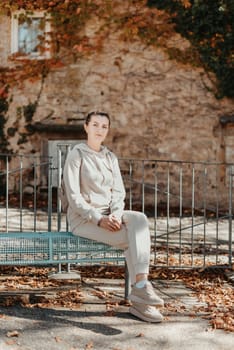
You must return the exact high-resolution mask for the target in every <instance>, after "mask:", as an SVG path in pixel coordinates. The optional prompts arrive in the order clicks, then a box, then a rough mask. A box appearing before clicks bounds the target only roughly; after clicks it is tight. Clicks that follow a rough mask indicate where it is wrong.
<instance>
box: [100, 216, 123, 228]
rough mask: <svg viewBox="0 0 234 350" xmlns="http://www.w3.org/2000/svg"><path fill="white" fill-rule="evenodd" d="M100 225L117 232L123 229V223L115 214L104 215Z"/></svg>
mask: <svg viewBox="0 0 234 350" xmlns="http://www.w3.org/2000/svg"><path fill="white" fill-rule="evenodd" d="M98 226H100V227H102V228H104V229H106V230H109V231H112V232H115V231H119V230H120V229H121V226H122V223H121V222H120V221H119V220H118V219H117V218H116V217H115V216H114V215H113V214H110V215H108V216H103V217H102V218H101V219H100V220H99V223H98Z"/></svg>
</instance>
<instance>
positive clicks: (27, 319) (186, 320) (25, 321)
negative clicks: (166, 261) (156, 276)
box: [0, 279, 234, 350]
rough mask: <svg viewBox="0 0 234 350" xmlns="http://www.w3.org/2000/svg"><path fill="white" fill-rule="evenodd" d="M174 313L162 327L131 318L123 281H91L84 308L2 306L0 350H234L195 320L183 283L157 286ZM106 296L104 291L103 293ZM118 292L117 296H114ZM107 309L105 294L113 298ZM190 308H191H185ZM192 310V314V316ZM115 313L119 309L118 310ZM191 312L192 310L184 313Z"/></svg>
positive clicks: (232, 337)
mask: <svg viewBox="0 0 234 350" xmlns="http://www.w3.org/2000/svg"><path fill="white" fill-rule="evenodd" d="M157 289H158V292H159V293H160V294H161V295H162V297H163V298H164V300H165V302H166V303H170V304H171V305H172V308H171V309H170V308H169V309H167V311H165V310H164V312H163V313H164V316H165V319H164V322H163V323H161V324H149V323H144V322H141V321H139V320H138V319H136V318H135V317H134V316H131V315H129V313H128V307H127V306H126V305H119V304H117V305H118V306H117V307H116V308H115V303H116V302H117V303H119V301H120V300H122V298H123V287H122V282H121V281H120V280H106V279H105V280H104V279H103V280H102V279H86V280H85V283H83V284H82V293H83V295H84V300H83V303H82V304H81V306H80V308H77V309H74V308H61V307H59V308H31V307H22V306H20V304H18V305H15V306H10V307H0V350H60V349H61V350H83V349H84V350H88V349H89V350H104V349H107V350H149V349H159V350H170V349H173V350H183V349H186V350H188V349H192V350H201V349H203V350H209V349H210V350H230V349H232V348H233V345H234V333H228V332H225V331H222V330H212V329H211V327H210V326H209V324H208V321H207V320H206V319H204V318H203V317H202V316H204V315H199V316H194V314H193V312H192V308H193V306H194V305H197V304H198V301H197V300H196V298H195V297H194V296H192V295H191V290H189V289H187V288H186V287H185V286H184V285H183V283H182V282H180V281H176V282H175V281H170V282H168V281H167V282H165V281H157ZM100 291H101V292H100ZM112 292H113V293H112ZM109 293H110V298H108V300H109V303H108V304H106V298H102V297H103V296H105V295H107V296H108V295H109ZM183 306H185V307H183ZM190 308H191V311H190ZM113 309H115V310H114V311H113ZM183 310H186V311H183Z"/></svg>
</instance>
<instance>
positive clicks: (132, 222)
mask: <svg viewBox="0 0 234 350" xmlns="http://www.w3.org/2000/svg"><path fill="white" fill-rule="evenodd" d="M123 223H124V224H123V225H122V228H121V230H119V231H116V232H111V231H108V230H105V229H103V228H101V227H99V226H97V225H95V224H94V223H92V222H87V223H84V224H80V225H78V226H77V227H75V228H74V229H73V234H74V235H79V236H81V237H85V238H89V239H93V240H95V241H98V242H102V243H106V244H108V245H110V246H113V247H116V248H120V249H123V250H124V254H125V257H126V262H127V266H128V272H129V277H130V281H131V283H135V281H136V275H137V274H140V273H144V274H148V272H149V262H150V232H149V226H148V219H147V217H146V216H145V214H143V213H141V212H137V211H130V210H125V211H124V213H123Z"/></svg>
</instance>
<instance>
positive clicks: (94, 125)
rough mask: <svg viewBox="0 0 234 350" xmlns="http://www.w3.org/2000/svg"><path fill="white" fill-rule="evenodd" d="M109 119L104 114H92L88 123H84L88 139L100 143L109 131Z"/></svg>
mask: <svg viewBox="0 0 234 350" xmlns="http://www.w3.org/2000/svg"><path fill="white" fill-rule="evenodd" d="M109 127H110V125H109V120H108V118H107V117H106V116H102V115H93V116H92V117H91V119H90V121H89V123H88V124H85V125H84V128H85V131H86V133H87V136H88V140H89V141H91V142H95V143H96V142H97V143H100V144H101V143H102V142H103V141H104V140H105V138H106V136H107V134H108V131H109Z"/></svg>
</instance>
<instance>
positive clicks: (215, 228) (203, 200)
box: [0, 144, 234, 268]
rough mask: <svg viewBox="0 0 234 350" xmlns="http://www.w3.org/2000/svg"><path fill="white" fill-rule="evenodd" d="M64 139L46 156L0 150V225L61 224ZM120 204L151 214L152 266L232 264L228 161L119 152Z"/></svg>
mask: <svg viewBox="0 0 234 350" xmlns="http://www.w3.org/2000/svg"><path fill="white" fill-rule="evenodd" d="M69 150H70V146H69V144H68V145H66V144H63V145H61V146H59V145H58V153H57V162H56V164H57V166H56V167H55V166H54V165H53V164H54V163H53V161H52V160H51V159H50V158H46V159H42V158H41V157H36V156H25V155H0V215H1V221H0V223H1V226H0V232H11V231H12V232H13V231H14V232H16V231H18V232H23V231H24V232H27V231H40V232H43V231H60V230H66V229H67V222H66V215H65V214H63V213H61V205H60V202H59V198H58V191H57V188H54V187H52V182H51V179H52V176H55V174H56V176H57V179H58V187H59V186H60V184H61V174H62V168H63V162H64V158H65V157H64V154H65V156H66V154H67V152H69ZM119 164H120V168H121V171H122V175H123V179H124V182H125V187H126V192H127V197H126V209H131V210H140V211H142V212H145V213H146V215H147V216H148V218H149V225H150V231H151V237H152V256H151V257H152V260H151V263H152V265H155V266H158V267H159V266H162V267H163V266H165V267H177V268H178V267H180V268H193V267H201V268H203V267H208V266H214V267H231V265H232V264H233V235H232V224H233V195H232V193H233V174H234V173H233V169H234V167H233V165H232V164H221V163H205V162H176V161H168V160H165V161H163V160H148V159H147V160H139V159H119Z"/></svg>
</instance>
